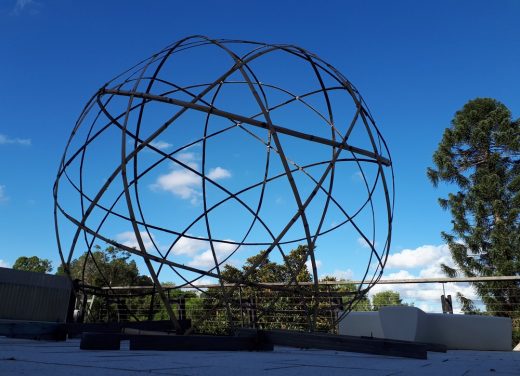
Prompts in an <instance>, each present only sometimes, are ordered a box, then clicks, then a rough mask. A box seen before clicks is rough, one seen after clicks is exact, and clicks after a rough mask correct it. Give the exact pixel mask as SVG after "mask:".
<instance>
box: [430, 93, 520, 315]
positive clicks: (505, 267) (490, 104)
mask: <svg viewBox="0 0 520 376" xmlns="http://www.w3.org/2000/svg"><path fill="white" fill-rule="evenodd" d="M519 157H520V121H519V120H516V121H513V120H512V116H511V112H510V111H509V110H508V108H507V107H506V106H504V105H503V104H502V103H500V102H498V101H497V100H495V99H491V98H477V99H474V100H471V101H469V102H468V103H466V104H465V105H464V107H463V108H462V109H461V110H460V111H458V112H457V113H456V114H455V117H454V118H453V120H452V123H451V127H450V128H446V130H445V132H444V135H443V137H442V140H441V142H440V144H439V147H438V149H437V150H436V151H435V153H434V155H433V162H434V165H435V166H434V168H428V171H427V175H428V178H429V179H430V181H431V182H432V183H433V185H434V186H437V184H438V183H439V182H445V183H449V184H451V185H452V186H455V187H457V188H456V191H455V192H453V193H449V194H448V197H446V198H440V199H439V204H440V205H441V207H442V208H444V209H446V210H450V212H451V215H452V218H453V219H452V224H453V228H452V230H451V232H449V233H448V232H442V237H443V239H444V240H445V241H446V243H447V244H448V246H449V248H450V251H451V255H452V257H453V260H454V262H455V264H456V267H457V269H454V268H450V267H449V266H447V265H443V270H444V272H445V273H446V274H447V275H448V276H455V275H457V273H458V272H461V273H462V274H463V275H464V276H467V277H475V276H502V275H520V223H519V213H520V158H519ZM475 287H476V290H477V292H478V294H479V296H480V297H481V298H482V300H483V302H484V303H485V304H486V308H487V310H488V311H489V312H492V313H493V314H496V315H500V316H513V317H514V316H516V315H517V314H516V315H515V311H516V312H518V311H519V309H520V307H519V304H520V284H519V283H518V282H516V281H512V282H492V283H475Z"/></svg>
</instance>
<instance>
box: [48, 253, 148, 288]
mask: <svg viewBox="0 0 520 376" xmlns="http://www.w3.org/2000/svg"><path fill="white" fill-rule="evenodd" d="M94 249H95V250H94V251H93V252H90V253H89V252H85V253H84V254H82V255H81V256H80V257H79V258H77V259H74V260H72V262H71V263H70V267H69V272H70V276H71V278H72V279H79V280H81V281H83V282H84V283H85V284H87V285H90V286H95V287H103V286H150V285H153V282H152V280H151V279H150V278H149V277H147V276H143V275H139V270H138V269H137V265H136V263H135V261H134V260H130V253H129V252H126V251H123V250H120V249H117V248H115V247H112V246H108V247H107V248H105V249H104V250H102V249H101V247H99V246H95V247H94ZM64 273H65V270H64V267H63V265H61V266H60V267H59V268H58V274H64Z"/></svg>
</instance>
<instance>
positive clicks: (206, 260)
mask: <svg viewBox="0 0 520 376" xmlns="http://www.w3.org/2000/svg"><path fill="white" fill-rule="evenodd" d="M229 241H232V240H229ZM207 246H208V249H206V250H205V251H204V252H202V253H200V254H198V255H196V256H195V257H194V258H193V260H192V261H190V262H189V263H188V265H189V266H193V267H196V268H212V267H214V266H215V260H214V259H213V252H212V251H211V248H209V247H210V245H209V244H207ZM213 248H214V249H215V254H216V256H217V261H218V262H219V263H220V262H221V261H222V260H224V259H225V258H226V257H227V256H229V254H230V253H231V252H232V251H234V250H235V249H236V245H234V244H229V243H220V242H213ZM226 263H229V260H228V261H227V262H226ZM226 263H225V264H226Z"/></svg>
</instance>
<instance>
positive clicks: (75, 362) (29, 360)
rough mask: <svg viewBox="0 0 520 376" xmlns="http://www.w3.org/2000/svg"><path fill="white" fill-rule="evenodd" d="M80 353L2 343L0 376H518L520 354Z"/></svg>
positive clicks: (68, 347)
mask: <svg viewBox="0 0 520 376" xmlns="http://www.w3.org/2000/svg"><path fill="white" fill-rule="evenodd" d="M128 345H129V343H128V341H122V342H121V350H119V351H104V350H103V351H101V350H80V349H79V339H71V340H68V341H66V342H46V341H32V340H23V339H12V338H6V337H0V375H2V376H8V375H9V376H11V375H24V374H25V375H33V374H34V375H39V376H47V375H49V376H51V375H52V376H60V375H67V376H70V375H88V376H101V375H140V374H152V375H155V374H157V375H190V376H191V375H212V376H218V375H223V376H224V375H225V376H255V375H297V376H306V375H309V376H310V375H327V376H334V375H341V376H346V375H348V376H351V375H378V376H379V375H381V376H383V375H384V376H390V375H435V376H437V375H444V376H451V375H461V376H462V375H465V376H466V375H468V376H469V375H516V376H518V375H520V352H513V351H511V352H502V351H448V352H447V353H435V352H429V353H428V359H427V360H417V359H406V358H395V357H388V356H380V355H367V354H357V353H351V352H340V351H330V350H300V349H294V348H288V347H275V349H274V351H272V352H246V351H233V352H231V351H198V352H195V351H175V352H174V351H130V350H129V349H128Z"/></svg>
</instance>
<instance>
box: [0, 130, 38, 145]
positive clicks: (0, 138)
mask: <svg viewBox="0 0 520 376" xmlns="http://www.w3.org/2000/svg"><path fill="white" fill-rule="evenodd" d="M13 144H15V145H23V146H30V145H31V139H29V138H18V137H16V138H11V137H8V136H6V135H4V134H1V133H0V145H13Z"/></svg>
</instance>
